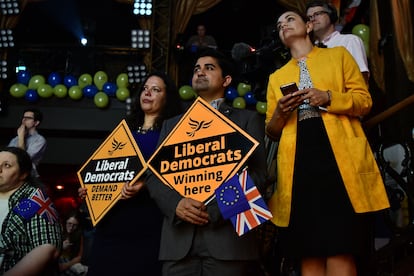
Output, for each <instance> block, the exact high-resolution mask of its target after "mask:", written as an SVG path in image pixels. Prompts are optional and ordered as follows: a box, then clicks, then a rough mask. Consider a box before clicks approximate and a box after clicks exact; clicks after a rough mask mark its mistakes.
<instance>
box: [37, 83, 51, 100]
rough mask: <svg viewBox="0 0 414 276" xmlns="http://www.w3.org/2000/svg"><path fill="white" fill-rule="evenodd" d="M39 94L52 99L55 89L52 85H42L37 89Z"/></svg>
mask: <svg viewBox="0 0 414 276" xmlns="http://www.w3.org/2000/svg"><path fill="white" fill-rule="evenodd" d="M37 94H39V96H40V97H42V98H50V97H52V95H53V87H52V86H50V84H45V83H44V84H40V85H39V87H38V88H37Z"/></svg>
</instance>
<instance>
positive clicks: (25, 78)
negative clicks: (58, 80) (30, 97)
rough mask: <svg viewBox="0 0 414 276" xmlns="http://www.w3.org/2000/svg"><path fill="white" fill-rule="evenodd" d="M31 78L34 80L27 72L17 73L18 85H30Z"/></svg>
mask: <svg viewBox="0 0 414 276" xmlns="http://www.w3.org/2000/svg"><path fill="white" fill-rule="evenodd" d="M31 78H32V76H31V75H30V73H29V72H28V71H26V70H23V71H19V72H17V82H18V83H21V84H24V85H28V84H29V81H30V79H31Z"/></svg>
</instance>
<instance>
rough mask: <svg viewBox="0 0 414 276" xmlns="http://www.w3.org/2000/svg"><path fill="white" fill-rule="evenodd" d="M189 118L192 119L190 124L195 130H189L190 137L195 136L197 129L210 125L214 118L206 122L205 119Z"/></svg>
mask: <svg viewBox="0 0 414 276" xmlns="http://www.w3.org/2000/svg"><path fill="white" fill-rule="evenodd" d="M189 119H190V122H189V123H188V124H189V125H190V127H191V129H193V131H187V135H188V136H190V137H193V136H194V135H195V133H196V132H197V131H199V130H200V129H203V128H208V127H210V126H211V123H212V122H213V120H211V121H209V122H206V121H204V120H202V121H197V120H194V119H191V118H189Z"/></svg>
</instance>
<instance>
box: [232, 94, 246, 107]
mask: <svg viewBox="0 0 414 276" xmlns="http://www.w3.org/2000/svg"><path fill="white" fill-rule="evenodd" d="M233 107H234V108H238V109H245V108H246V100H245V99H244V98H243V97H236V98H235V99H234V100H233Z"/></svg>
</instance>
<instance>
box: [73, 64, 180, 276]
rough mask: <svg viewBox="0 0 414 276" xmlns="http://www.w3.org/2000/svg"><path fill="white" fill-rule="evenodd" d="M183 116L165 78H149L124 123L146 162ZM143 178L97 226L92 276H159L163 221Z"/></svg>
mask: <svg viewBox="0 0 414 276" xmlns="http://www.w3.org/2000/svg"><path fill="white" fill-rule="evenodd" d="M181 112H182V110H181V102H180V98H179V94H178V90H177V88H176V86H175V84H174V82H173V81H172V80H171V79H170V78H169V77H168V76H167V75H166V74H164V73H162V72H153V73H151V74H149V75H148V76H147V78H146V79H145V80H144V82H143V85H142V87H141V90H140V93H138V94H137V95H136V97H134V99H133V100H132V106H131V111H130V113H129V114H128V115H127V118H126V121H127V123H128V126H129V127H130V129H131V132H132V134H133V135H134V138H135V140H136V142H137V144H138V147H139V149H140V151H141V153H142V155H143V157H144V159H145V160H148V159H149V158H150V157H151V155H152V154H153V153H154V151H155V150H156V147H157V143H158V138H159V135H160V129H161V125H162V123H163V121H164V120H165V119H168V118H170V117H173V116H175V115H178V114H180V113H181ZM144 175H145V174H144ZM144 178H145V176H143V177H141V178H140V179H139V180H137V181H136V182H135V183H125V185H124V186H123V189H122V200H119V201H118V202H117V203H116V204H115V206H114V207H112V208H111V210H109V211H108V213H107V214H106V215H105V216H104V217H103V218H102V220H101V221H100V222H99V223H98V224H97V225H96V232H95V237H94V241H93V245H92V252H91V262H90V265H89V271H88V276H94V275H99V276H100V275H123V276H124V275H125V276H127V275H152V276H156V275H161V265H160V263H159V261H158V252H159V244H160V236H161V225H162V218H163V216H162V214H161V212H160V211H159V209H158V207H157V205H156V203H155V202H154V201H153V199H152V198H150V195H149V193H148V190H147V188H146V187H145V182H144ZM79 195H80V196H81V197H85V195H86V189H83V188H80V189H79Z"/></svg>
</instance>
